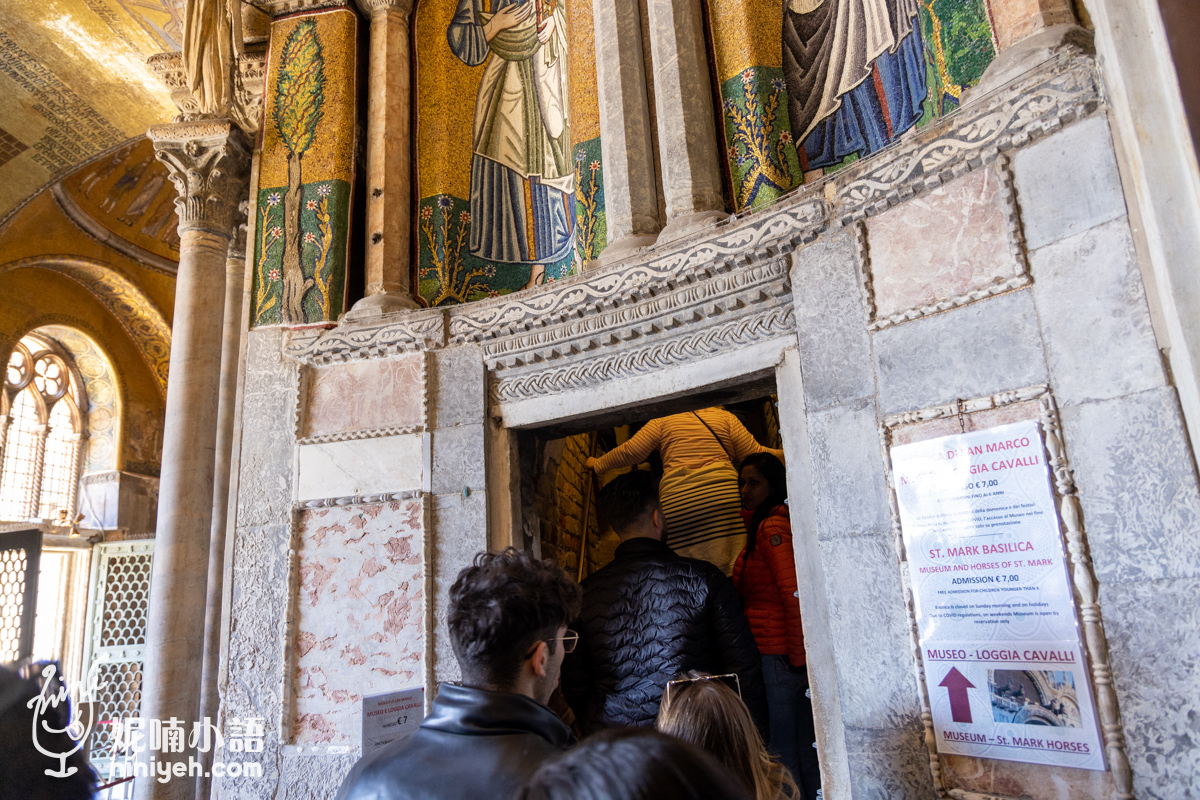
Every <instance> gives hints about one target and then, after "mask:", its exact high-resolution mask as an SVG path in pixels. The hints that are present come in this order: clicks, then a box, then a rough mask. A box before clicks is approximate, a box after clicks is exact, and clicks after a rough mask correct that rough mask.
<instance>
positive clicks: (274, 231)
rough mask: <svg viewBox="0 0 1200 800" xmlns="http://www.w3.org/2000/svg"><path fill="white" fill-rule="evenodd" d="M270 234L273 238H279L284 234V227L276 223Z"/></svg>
mask: <svg viewBox="0 0 1200 800" xmlns="http://www.w3.org/2000/svg"><path fill="white" fill-rule="evenodd" d="M270 235H271V238H272V239H278V238H279V237H280V236H283V228H281V227H279V226H278V225H276V226H275V227H274V228H271V233H270Z"/></svg>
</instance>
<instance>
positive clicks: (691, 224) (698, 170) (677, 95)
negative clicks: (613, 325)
mask: <svg viewBox="0 0 1200 800" xmlns="http://www.w3.org/2000/svg"><path fill="white" fill-rule="evenodd" d="M646 10H647V13H648V17H649V21H650V22H649V24H650V30H649V31H648V35H649V36H650V56H651V60H652V61H653V64H654V67H653V69H654V108H655V112H656V114H657V116H658V160H659V166H660V167H661V169H662V182H663V199H664V200H665V204H666V217H667V219H666V226H665V227H664V228H663V230H662V233H660V234H659V237H658V240H659V242H660V243H661V242H667V241H670V240H672V239H678V238H680V237H683V236H686V235H688V234H689V233H692V232H694V231H697V230H699V229H701V228H704V227H707V226H710V225H713V224H715V223H717V222H719V221H720V220H723V219H725V218H726V217H728V216H729V215H728V214H727V213H726V212H725V197H724V194H723V190H722V185H721V160H720V156H719V154H718V147H719V140H718V138H717V126H716V117H715V116H714V113H713V103H712V84H711V82H710V80H709V74H708V54H707V50H706V48H705V42H704V18H703V14H704V9H703V8H702V6H701V4H700V0H648V2H647V5H646ZM605 177H606V178H607V175H606V176H605ZM606 188H607V187H606Z"/></svg>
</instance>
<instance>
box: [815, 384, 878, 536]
mask: <svg viewBox="0 0 1200 800" xmlns="http://www.w3.org/2000/svg"><path fill="white" fill-rule="evenodd" d="M808 426H809V427H808V430H809V441H810V446H811V448H812V462H813V479H814V483H815V484H816V486H815V487H814V488H815V489H816V505H817V536H818V537H820V538H821V539H832V538H836V537H839V536H858V535H861V534H864V533H886V532H888V531H890V530H891V527H892V517H891V511H890V510H889V507H888V496H887V482H886V480H885V478H884V464H883V456H882V449H881V447H880V442H879V426H878V423H877V422H876V419H875V403H874V401H873V400H871V399H867V400H859V401H856V402H853V403H849V404H847V405H844V406H836V407H834V408H830V409H827V410H825V411H818V412H814V413H811V414H810V415H809V419H808Z"/></svg>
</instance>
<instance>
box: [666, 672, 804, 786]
mask: <svg viewBox="0 0 1200 800" xmlns="http://www.w3.org/2000/svg"><path fill="white" fill-rule="evenodd" d="M726 677H736V676H724V675H709V674H707V673H704V672H694V671H693V672H689V673H688V674H687V677H686V678H683V679H680V680H674V681H671V682H670V683H668V684H667V689H668V691H667V692H666V693H665V694H664V695H663V702H662V705H661V706H659V708H658V720H657V721H656V722H655V727H657V728H658V729H659V730H660V731H662V732H663V733H665V734H667V735H669V736H674V737H676V738H679V739H683V740H684V741H685V742H690V743H691V744H694V745H696V746H697V747H700V748H703V749H704V751H705V752H707V753H710V754H712V755H713V756H715V757H716V759H717V760H718V761H720V762H721V763H722V764H724V765H725V767H726V768H728V770H729V771H730V772H732V773H733V774H734V775H736V776H737V777H739V778H741V779H742V783H744V784H745V785H746V786H748V787H749V788H750V789H751V791H753V792H754V800H791V799H792V798H796V797H799V796H800V791H799V789H798V788H797V787H796V784H795V782H794V781H793V780H792V776H791V775H790V774H789V773H788V770H787V767H785V766H783V764H782V763H780V761H779V759H777V758H775V757H773V756H772V755H771V754H770V753H769V752H768V751H767V747H766V745H764V744H763V740H762V737H761V736H759V734H758V728H757V727H755V725H754V720H753V718H751V716H750V709H748V708H746V704H745V703H743V702H742V698H741V697H740V696H739V694H738V691H737V690H736V689H735V688H733V687H731V686H729V685H728V684H727V683H725V682H724V679H725V678H726ZM738 685H739V684H734V686H738Z"/></svg>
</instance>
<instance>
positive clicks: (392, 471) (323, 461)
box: [296, 433, 425, 500]
mask: <svg viewBox="0 0 1200 800" xmlns="http://www.w3.org/2000/svg"><path fill="white" fill-rule="evenodd" d="M297 449H298V450H299V457H298V463H299V468H298V470H297V478H296V484H297V485H296V495H297V497H296V499H297V500H311V499H316V498H324V497H351V496H355V495H364V494H373V493H376V492H399V491H403V490H406V489H419V488H420V487H421V478H422V474H423V461H424V450H425V448H424V436H423V435H422V434H420V433H402V434H398V435H396V436H378V437H375V438H373V439H352V440H350V441H345V442H325V443H322V444H302V445H300V446H299V447H298V448H297Z"/></svg>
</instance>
